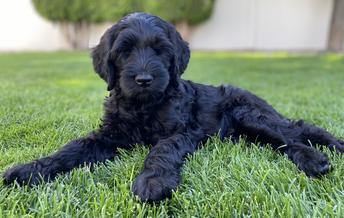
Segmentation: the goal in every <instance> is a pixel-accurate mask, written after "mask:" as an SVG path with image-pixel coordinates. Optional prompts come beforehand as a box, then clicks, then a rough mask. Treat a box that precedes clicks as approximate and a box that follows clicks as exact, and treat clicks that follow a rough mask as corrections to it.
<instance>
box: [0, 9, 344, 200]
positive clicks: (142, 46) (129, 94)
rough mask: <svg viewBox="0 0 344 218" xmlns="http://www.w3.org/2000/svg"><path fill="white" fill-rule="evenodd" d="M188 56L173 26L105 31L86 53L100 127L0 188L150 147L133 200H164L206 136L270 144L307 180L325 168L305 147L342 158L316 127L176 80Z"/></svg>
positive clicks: (144, 19)
mask: <svg viewBox="0 0 344 218" xmlns="http://www.w3.org/2000/svg"><path fill="white" fill-rule="evenodd" d="M189 57H190V51H189V48H188V45H187V43H186V42H185V41H183V39H182V38H181V37H180V35H179V33H178V32H177V31H176V30H175V28H174V27H173V26H172V25H171V24H169V23H167V22H165V21H163V20H161V19H160V18H158V17H155V16H152V15H149V14H145V13H133V14H130V15H128V16H126V17H124V18H123V19H122V20H121V21H119V22H118V23H117V24H116V25H114V26H112V27H111V28H110V29H108V30H107V31H106V32H105V34H104V35H103V37H102V38H101V41H100V43H99V45H98V46H97V47H96V48H94V50H93V52H92V58H93V65H94V69H95V71H96V72H97V73H98V74H99V76H100V77H101V78H102V79H104V80H105V81H106V82H107V84H108V90H109V91H110V95H109V97H108V98H107V99H106V100H105V114H104V117H103V119H102V120H103V123H102V125H101V127H100V128H99V129H98V130H96V131H94V132H92V133H90V134H89V135H88V136H87V137H85V138H80V139H77V140H74V141H71V142H70V143H68V144H67V145H65V146H64V147H63V148H62V149H61V150H60V151H58V152H56V153H55V154H52V155H51V156H48V157H45V158H42V159H39V160H35V161H33V162H31V163H27V164H23V165H18V166H15V167H13V168H11V169H9V170H8V171H7V172H6V173H5V174H4V182H5V183H6V184H10V183H13V182H14V181H17V182H18V183H20V184H30V185H31V184H37V183H38V182H39V181H40V180H41V179H43V180H49V179H53V178H54V177H56V176H57V175H58V174H59V173H64V172H68V171H70V170H72V169H73V168H76V167H79V166H80V165H83V164H84V163H90V164H94V163H97V162H104V161H105V160H107V159H112V158H113V157H114V156H115V155H116V154H117V148H124V149H130V148H132V146H133V145H134V144H145V145H149V144H150V145H153V147H152V149H151V150H150V152H149V154H148V156H147V158H146V160H145V162H144V168H143V170H142V172H141V173H140V175H138V177H137V178H136V180H135V182H134V184H133V187H132V191H133V192H134V194H135V195H137V196H139V198H140V199H142V200H146V201H154V202H157V201H160V200H162V199H164V198H166V197H170V196H171V193H172V190H175V189H176V188H177V186H178V184H179V183H180V181H181V176H180V175H181V169H182V166H183V162H184V159H185V157H186V156H187V155H188V154H191V153H193V152H194V151H195V150H196V149H197V148H198V146H199V145H200V144H201V143H202V142H204V141H205V140H206V139H207V138H208V137H209V136H212V135H215V134H218V133H219V135H220V137H221V138H222V139H223V138H224V137H231V138H232V139H233V140H234V141H235V140H237V139H238V138H239V136H240V135H244V136H245V137H246V138H247V140H249V141H251V142H260V143H261V144H265V145H266V144H270V145H271V146H272V148H273V149H275V150H276V151H279V152H281V153H284V154H286V155H287V156H288V157H289V158H290V160H291V161H293V162H294V163H295V164H296V165H297V166H298V167H299V168H300V169H301V170H303V171H304V172H305V173H306V174H307V175H308V176H312V177H318V176H321V175H323V174H325V173H327V172H328V171H329V166H330V163H329V160H328V158H327V157H326V156H325V155H324V154H323V153H321V152H319V151H317V150H316V149H315V148H313V147H311V146H310V143H311V144H313V145H315V144H319V145H322V146H326V147H328V148H330V149H333V150H336V151H337V152H340V153H342V152H343V151H344V143H343V141H339V140H338V139H336V138H335V137H333V136H332V135H331V134H329V133H328V132H326V131H325V130H323V129H320V128H318V127H315V126H312V125H310V124H307V123H304V122H303V121H292V120H289V119H286V118H284V117H283V116H282V115H280V114H279V113H278V112H276V111H275V110H274V109H273V108H272V107H271V106H270V105H269V104H267V103H266V102H265V101H264V100H262V99H260V98H258V97H257V96H255V95H253V94H251V93H249V92H247V91H245V90H242V89H239V88H235V87H232V86H221V87H213V86H206V85H201V84H196V83H193V82H191V81H185V80H182V79H181V78H180V76H181V74H182V73H183V72H184V71H185V69H186V67H187V64H188V61H189Z"/></svg>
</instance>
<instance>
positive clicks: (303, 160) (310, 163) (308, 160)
mask: <svg viewBox="0 0 344 218" xmlns="http://www.w3.org/2000/svg"><path fill="white" fill-rule="evenodd" d="M292 160H293V162H294V163H295V164H296V165H297V166H298V168H299V169H300V170H302V171H304V172H305V173H306V175H307V176H309V177H320V176H322V175H324V174H326V173H328V172H329V170H330V161H329V159H328V157H327V156H326V155H325V154H323V153H321V152H320V151H317V150H316V149H314V148H312V147H302V148H301V149H298V150H297V151H296V152H295V153H294V154H293V158H292Z"/></svg>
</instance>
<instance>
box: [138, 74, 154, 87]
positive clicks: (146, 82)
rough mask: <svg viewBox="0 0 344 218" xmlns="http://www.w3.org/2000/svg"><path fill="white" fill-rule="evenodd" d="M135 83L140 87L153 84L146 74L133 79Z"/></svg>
mask: <svg viewBox="0 0 344 218" xmlns="http://www.w3.org/2000/svg"><path fill="white" fill-rule="evenodd" d="M135 82H136V83H137V84H139V85H140V86H149V85H150V84H151V83H152V82H153V77H152V76H151V75H147V74H140V75H137V76H136V77H135Z"/></svg>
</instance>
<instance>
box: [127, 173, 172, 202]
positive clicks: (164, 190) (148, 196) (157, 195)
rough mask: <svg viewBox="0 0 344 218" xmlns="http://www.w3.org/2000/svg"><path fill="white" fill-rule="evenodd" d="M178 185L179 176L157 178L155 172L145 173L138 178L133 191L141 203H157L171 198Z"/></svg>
mask: <svg viewBox="0 0 344 218" xmlns="http://www.w3.org/2000/svg"><path fill="white" fill-rule="evenodd" d="M178 183H179V178H178V175H174V174H171V175H170V176H157V175H154V172H153V171H143V172H142V173H141V174H140V175H139V176H138V177H137V178H136V180H135V182H134V185H133V187H132V191H133V193H134V194H135V195H136V196H138V197H139V198H140V200H141V201H147V202H150V203H151V202H156V203H157V202H160V201H161V200H164V199H166V198H170V197H171V196H172V191H173V190H175V188H176V187H177V185H178Z"/></svg>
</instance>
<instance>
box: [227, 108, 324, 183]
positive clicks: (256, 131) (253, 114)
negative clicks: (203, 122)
mask: <svg viewBox="0 0 344 218" xmlns="http://www.w3.org/2000/svg"><path fill="white" fill-rule="evenodd" d="M236 110H238V111H241V112H242V111H247V113H235V112H234V113H233V118H234V121H235V126H236V127H235V128H236V131H238V134H240V135H245V136H246V137H247V139H248V140H249V141H251V142H261V143H262V144H270V145H271V146H272V147H273V149H275V150H277V151H280V152H282V153H285V154H287V156H288V157H289V159H290V160H291V161H293V162H294V163H295V164H296V165H297V166H298V168H299V169H300V170H302V171H304V172H305V173H306V175H308V176H311V177H318V176H321V175H323V174H325V173H327V172H328V171H329V166H330V163H329V160H328V158H327V156H326V155H325V154H323V153H321V152H320V151H317V150H316V149H315V148H313V147H311V146H307V145H305V144H302V143H299V142H298V141H297V140H295V135H296V134H295V131H293V130H289V131H290V132H287V131H286V130H285V129H286V126H288V125H287V123H286V122H287V121H286V120H283V119H279V118H277V117H276V116H274V119H272V118H269V116H265V117H264V119H263V118H260V119H259V118H257V114H262V113H261V112H260V111H259V109H257V108H249V109H248V108H247V107H246V108H244V109H242V108H236ZM258 117H259V116H258Z"/></svg>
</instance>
